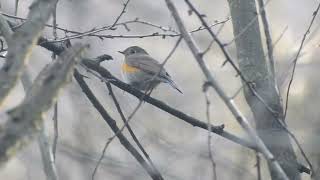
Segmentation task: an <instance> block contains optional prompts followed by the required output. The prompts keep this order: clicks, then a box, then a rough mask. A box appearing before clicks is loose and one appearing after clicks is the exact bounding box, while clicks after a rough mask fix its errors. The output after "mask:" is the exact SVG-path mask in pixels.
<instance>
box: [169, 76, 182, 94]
mask: <svg viewBox="0 0 320 180" xmlns="http://www.w3.org/2000/svg"><path fill="white" fill-rule="evenodd" d="M166 80H167V83H168V84H170V86H172V87H173V88H175V89H176V90H177V91H179V92H180V93H181V94H183V93H182V91H181V90H180V89H179V88H178V85H177V84H176V83H175V82H174V81H173V80H172V79H170V78H167V79H166Z"/></svg>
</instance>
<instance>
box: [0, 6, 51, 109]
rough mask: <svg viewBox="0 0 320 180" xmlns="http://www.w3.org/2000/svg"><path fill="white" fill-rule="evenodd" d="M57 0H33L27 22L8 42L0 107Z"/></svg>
mask: <svg viewBox="0 0 320 180" xmlns="http://www.w3.org/2000/svg"><path fill="white" fill-rule="evenodd" d="M56 3H57V0H35V1H34V2H33V3H32V5H31V6H30V12H29V14H28V20H27V21H26V22H25V23H24V24H23V25H22V26H21V27H20V28H19V29H18V30H17V31H16V32H14V35H13V36H12V38H11V40H10V41H8V42H7V43H8V54H7V58H6V62H5V64H4V65H3V67H2V68H1V70H0V105H1V104H2V103H3V101H4V99H5V98H6V97H7V95H8V93H9V92H10V90H11V89H12V88H13V86H14V85H15V84H16V81H17V79H18V78H19V77H20V75H21V73H22V70H23V67H24V64H25V62H26V61H27V59H28V55H30V52H31V49H32V48H33V46H34V45H35V44H36V42H37V39H38V37H39V35H40V32H41V31H42V29H43V28H44V25H45V23H46V22H47V20H48V19H49V17H50V15H51V13H52V11H53V9H54V6H55V4H56Z"/></svg>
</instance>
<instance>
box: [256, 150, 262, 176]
mask: <svg viewBox="0 0 320 180" xmlns="http://www.w3.org/2000/svg"><path fill="white" fill-rule="evenodd" d="M255 153H256V161H257V162H256V163H257V164H256V167H257V180H262V177H261V158H260V154H259V152H258V151H256V152H255Z"/></svg>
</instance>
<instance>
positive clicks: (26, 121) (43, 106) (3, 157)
mask: <svg viewBox="0 0 320 180" xmlns="http://www.w3.org/2000/svg"><path fill="white" fill-rule="evenodd" d="M83 49H84V48H83V47H82V46H81V45H79V44H76V45H75V46H74V47H73V48H71V49H70V50H67V51H65V52H64V53H62V54H61V56H60V58H59V59H58V60H57V61H55V62H53V63H51V64H50V65H48V66H47V67H45V68H44V69H43V70H42V71H41V72H40V73H39V75H38V76H37V78H36V80H35V81H34V83H33V85H32V87H31V88H30V90H29V91H28V92H27V94H26V97H25V98H24V100H23V102H22V103H21V104H20V105H19V106H18V107H16V108H14V109H12V110H10V111H9V112H7V113H1V114H0V115H1V116H2V118H1V119H3V120H6V121H5V122H6V123H5V124H4V125H2V126H0V144H1V146H0V166H2V165H4V164H5V163H6V162H7V161H8V160H9V159H10V158H11V157H12V156H14V155H15V154H16V153H17V152H18V151H19V150H21V149H22V148H23V147H25V145H26V144H28V143H29V142H30V141H31V140H32V139H33V138H34V137H35V135H36V134H37V133H38V131H39V126H41V125H42V121H41V119H42V118H41V116H42V113H44V112H46V111H47V110H48V109H49V108H50V107H51V105H52V104H53V102H54V101H55V97H56V96H57V94H58V91H59V90H60V89H61V88H62V87H63V85H64V84H66V82H68V80H69V79H70V72H72V70H73V67H74V65H75V62H76V61H78V58H76V56H78V55H79V53H80V52H82V51H83Z"/></svg>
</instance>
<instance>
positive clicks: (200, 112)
mask: <svg viewBox="0 0 320 180" xmlns="http://www.w3.org/2000/svg"><path fill="white" fill-rule="evenodd" d="M0 2H1V8H2V11H3V12H6V13H8V14H13V13H14V7H15V6H14V1H12V0H11V1H8V0H0ZM31 2H32V1H31V0H20V3H19V9H18V16H19V17H26V16H27V13H28V7H29V6H30V4H31ZM123 3H124V1H121V0H108V1H104V0H91V1H88V0H60V1H59V3H58V6H57V24H58V26H59V27H63V28H67V29H70V30H75V31H80V32H82V31H87V30H91V29H92V28H99V27H103V26H106V25H111V24H112V23H113V22H114V21H115V18H116V17H117V16H118V15H119V13H120V12H121V10H122V8H123ZM174 3H175V5H176V6H177V7H178V9H179V13H180V14H181V15H182V17H183V19H184V21H185V23H186V25H187V27H188V29H189V30H194V29H197V28H199V26H200V25H201V24H200V23H199V21H198V20H197V18H196V17H195V16H194V15H193V16H192V15H191V16H189V14H188V8H187V6H186V4H185V3H184V1H183V0H176V1H174ZM193 3H194V4H195V5H196V7H197V8H198V9H199V10H200V11H201V12H202V13H204V14H206V15H207V21H208V22H210V24H214V23H215V22H217V21H218V22H220V21H223V20H226V19H227V18H228V17H229V8H228V4H227V1H226V0H214V1H210V0H197V1H193ZM317 4H318V1H315V0H303V1H298V0H294V1H292V0H271V1H270V2H269V3H268V5H267V7H266V11H267V15H268V19H269V24H270V29H271V33H272V38H273V41H275V40H276V39H278V38H279V37H280V36H281V34H282V33H283V32H284V34H283V36H282V38H281V39H280V41H279V42H278V43H277V45H276V47H275V50H274V53H275V54H274V56H275V59H276V72H277V76H278V79H279V87H280V90H281V94H282V96H283V98H285V97H284V95H285V89H286V87H287V84H288V78H289V76H288V72H291V69H289V66H290V64H291V62H292V60H293V58H294V56H295V54H296V52H297V49H298V47H299V45H300V42H301V39H302V37H303V34H304V33H305V31H306V29H307V26H308V25H309V23H310V20H311V18H312V13H313V11H314V10H315V7H316V6H317ZM135 18H139V20H143V21H147V22H150V23H153V24H158V25H161V26H163V27H171V28H173V29H175V30H177V28H176V26H175V22H174V20H173V18H172V17H171V15H170V13H169V11H168V9H167V7H166V5H165V2H164V0H163V1H148V0H131V1H130V2H129V5H128V7H127V9H126V13H125V14H124V15H123V16H122V17H121V19H120V21H119V22H123V21H127V20H134V19H135ZM49 22H50V23H51V21H49ZM49 22H48V23H49ZM319 22H320V21H319V18H317V19H316V22H315V24H314V26H313V28H312V30H311V33H310V35H309V38H308V39H307V42H306V45H305V46H304V48H303V51H302V56H301V57H300V58H299V61H298V65H297V71H296V74H295V78H294V82H293V86H292V89H291V93H290V103H289V108H288V116H287V124H288V126H289V129H290V130H291V131H292V132H293V133H294V134H295V135H296V136H297V138H298V140H299V141H300V143H301V144H302V146H303V148H304V150H305V151H306V152H307V155H308V157H309V158H310V159H313V158H316V156H317V155H316V154H317V153H319V145H320V139H319V138H318V136H319V134H320V128H319V127H320V121H319V117H320V112H319V102H320V93H319V90H320V89H319V88H320V81H319V67H320V64H319V62H318V57H319V55H320V53H319V38H320V36H318V32H319V28H320V23H319ZM128 27H129V29H130V31H127V30H126V29H125V28H124V27H122V26H119V27H117V29H116V30H113V31H111V30H109V31H105V32H102V33H101V34H106V35H145V34H152V33H155V32H162V31H161V30H159V29H157V28H152V27H149V26H145V25H142V24H129V25H128ZM219 27H220V25H218V26H215V27H214V28H213V30H214V31H217V30H218V29H219ZM232 32H233V31H232V23H231V20H230V21H227V22H226V23H225V26H224V28H223V29H222V31H221V33H220V34H219V38H220V39H221V40H222V41H223V42H225V43H226V42H229V41H230V40H232V39H233V33H232ZM44 35H45V36H46V37H48V38H49V39H53V36H52V29H51V28H46V30H45V31H44ZM58 36H59V38H62V37H65V33H64V32H62V31H58ZM193 37H194V38H195V40H196V41H197V43H199V45H200V47H201V48H202V49H205V48H206V47H207V46H208V44H210V41H211V38H210V37H209V36H208V34H207V32H205V31H200V32H197V33H194V34H193ZM176 40H177V37H166V38H164V39H163V38H161V37H149V38H114V39H104V40H101V39H99V38H95V37H84V38H82V39H76V40H72V42H82V43H88V44H90V49H89V50H88V51H87V54H86V56H87V57H96V56H99V55H102V54H109V55H111V56H112V57H113V59H114V60H113V61H108V62H103V63H102V66H104V67H105V68H107V69H108V70H109V71H111V72H112V74H114V75H115V76H116V77H118V78H120V79H122V76H121V73H120V67H121V63H122V61H123V56H122V55H121V54H119V53H117V51H119V50H124V49H125V48H127V47H129V46H132V45H138V46H141V47H143V48H144V49H146V50H147V51H148V52H149V54H150V55H151V56H153V57H154V58H156V59H158V60H159V61H160V62H162V61H163V60H164V59H165V58H166V56H167V55H168V53H169V52H170V50H171V49H172V48H173V47H174V45H175V42H176ZM227 50H228V51H229V53H230V54H231V55H232V57H233V58H234V59H235V58H236V54H235V45H234V43H233V44H230V45H229V46H227ZM205 59H206V62H207V64H208V65H209V66H210V70H211V71H212V73H213V74H214V75H215V76H216V77H217V79H218V81H219V82H221V83H222V84H223V86H224V88H225V90H226V92H227V93H228V95H230V96H231V95H233V94H234V93H235V92H236V91H237V90H238V89H239V88H240V87H241V84H240V83H241V82H240V81H239V78H238V77H235V75H236V73H235V71H234V70H233V69H232V67H231V66H230V65H226V66H224V67H221V65H222V63H223V61H224V57H223V55H222V54H221V52H220V50H219V48H218V47H217V46H216V44H213V46H212V48H211V49H210V51H209V52H208V54H206V56H205ZM50 62H51V53H50V52H49V51H47V50H45V49H43V48H41V47H37V48H35V49H34V51H33V54H32V57H31V58H30V60H29V63H28V68H29V69H30V70H31V72H32V76H33V77H35V76H36V75H37V74H38V73H39V71H40V70H41V68H43V67H44V66H45V65H46V64H47V63H50ZM1 63H2V61H1ZM165 67H166V69H167V71H168V72H169V73H170V75H171V76H172V77H173V79H174V81H175V82H176V83H177V84H178V85H179V87H180V89H181V90H182V91H183V94H180V93H178V92H177V91H175V90H174V89H172V88H171V87H170V86H168V85H166V84H162V85H160V86H159V87H158V88H157V89H156V90H155V91H153V94H152V96H153V97H155V98H157V99H159V100H161V101H164V102H166V103H167V104H168V105H170V106H172V107H174V108H176V109H178V110H181V111H183V112H185V113H187V114H189V115H191V116H193V117H196V118H198V119H201V120H202V121H204V122H206V114H205V113H206V103H205V96H204V94H203V92H202V84H203V83H204V80H205V78H204V76H203V74H202V72H201V71H200V68H199V67H198V64H197V63H196V61H195V60H194V58H193V56H192V54H191V52H189V49H188V47H187V46H186V44H185V43H184V42H182V43H181V44H180V45H179V47H178V49H177V51H176V52H175V53H174V54H173V56H172V57H171V59H170V60H169V61H168V63H167V64H166V66H165ZM83 72H84V71H83ZM84 73H85V72H84ZM86 75H87V76H89V79H86V80H87V82H88V83H89V84H90V87H91V88H92V89H93V90H94V92H95V93H96V95H97V96H98V98H99V100H100V101H101V103H103V105H104V107H105V108H106V109H107V111H108V112H109V113H110V114H111V115H112V117H113V118H114V119H116V120H117V123H118V125H119V126H120V125H122V124H123V123H122V120H121V119H120V117H119V114H118V113H117V111H116V109H115V106H114V103H113V101H112V99H111V98H110V97H109V95H108V91H107V89H106V87H105V85H104V83H102V82H101V81H100V80H98V79H97V78H95V77H94V76H92V75H90V74H89V73H87V74H86ZM114 91H115V93H116V96H117V98H118V99H119V102H120V104H121V107H122V109H123V110H124V112H125V115H126V116H128V115H129V114H130V113H131V112H132V110H133V109H134V108H135V106H136V105H137V103H138V100H137V99H136V98H134V97H132V96H131V95H130V94H128V93H125V92H123V91H121V90H119V89H117V88H114ZM23 97H24V91H23V88H22V86H21V84H18V85H17V86H16V88H15V90H14V91H13V92H12V93H11V94H10V100H9V101H8V103H7V104H5V108H6V109H10V108H12V107H14V106H15V105H17V104H19V102H21V100H22V98H23ZM209 98H210V101H211V106H210V113H211V122H212V123H213V124H215V125H220V124H225V126H226V127H225V129H226V130H227V131H230V132H232V133H234V134H236V135H238V136H242V137H245V133H244V132H243V131H242V129H241V128H240V127H239V125H238V124H237V123H236V121H235V120H234V118H233V117H232V116H231V114H230V112H229V111H228V109H227V108H226V107H225V106H224V104H223V103H222V101H221V100H220V98H219V97H218V96H217V95H216V93H215V92H214V91H213V90H210V91H209ZM236 103H237V104H238V105H239V107H240V108H241V110H242V111H243V113H244V114H245V115H246V117H248V119H249V120H251V123H254V122H253V120H252V114H251V112H250V109H249V108H248V106H247V104H246V102H245V101H244V98H243V95H242V93H240V94H239V95H238V96H237V98H236ZM45 119H46V121H45V123H46V124H45V125H46V130H47V131H48V134H49V136H50V137H52V134H53V123H52V112H49V113H48V114H47V115H46V117H45ZM58 121H59V139H58V145H57V155H56V158H57V159H56V163H57V171H58V174H59V177H60V178H61V179H68V180H73V179H77V180H82V179H83V180H87V179H91V174H92V172H93V169H94V167H95V166H96V163H97V161H98V158H99V156H100V154H101V151H102V149H103V147H104V144H105V142H106V141H107V140H108V138H109V137H110V136H112V135H113V133H112V131H111V130H110V128H109V126H108V125H107V124H106V123H105V122H104V120H103V119H102V118H101V116H100V115H99V113H98V112H97V111H96V110H95V109H94V108H93V107H92V105H91V104H90V102H89V101H88V99H87V98H86V97H85V96H84V94H83V93H82V91H81V90H80V88H79V86H78V84H77V83H76V81H75V80H73V81H72V82H71V83H70V84H68V85H67V87H66V88H65V89H64V91H63V92H62V94H61V96H60V97H59V99H58ZM130 125H131V126H132V128H133V130H134V132H135V133H136V135H137V137H138V139H139V140H140V141H141V143H142V145H143V147H144V148H145V149H146V151H147V152H148V153H149V155H150V157H151V159H152V160H153V162H154V163H155V165H156V167H158V169H159V170H160V172H161V173H162V175H163V176H164V177H165V179H174V180H202V179H203V180H206V179H212V168H211V162H210V160H209V154H208V147H207V138H208V135H207V132H206V131H204V130H203V129H199V128H196V127H192V126H190V125H189V124H186V123H184V122H183V121H181V120H179V119H176V118H175V117H173V116H171V115H169V114H167V113H166V112H163V111H161V110H159V109H157V108H155V107H153V106H152V105H149V104H148V103H144V104H143V105H142V107H141V108H140V109H139V111H138V113H137V114H136V115H135V116H134V118H133V119H132V120H131V122H130ZM124 133H125V134H126V135H127V137H128V139H129V140H130V141H131V142H133V141H132V139H131V137H130V136H129V135H128V132H127V131H126V130H125V131H124ZM211 146H212V147H211V148H212V151H213V156H214V160H215V162H216V165H217V167H216V168H217V172H218V174H217V175H218V179H227V180H228V179H248V180H249V179H256V168H255V164H256V160H255V154H254V152H253V151H251V150H249V149H247V148H244V147H241V146H240V145H237V144H235V143H233V142H230V141H228V140H226V139H224V138H221V137H219V136H217V135H215V134H213V135H212V143H211ZM294 147H295V149H296V150H297V148H296V146H294ZM296 152H297V156H298V159H299V161H300V162H301V163H303V164H306V163H305V162H304V161H303V158H301V155H300V153H299V152H298V151H296ZM262 169H263V171H262V174H263V177H265V178H264V179H268V177H269V172H268V171H267V168H266V162H265V161H264V160H263V161H262ZM302 177H303V178H304V179H309V176H308V175H306V174H303V175H302ZM0 179H10V180H11V179H12V180H26V179H28V180H29V179H45V175H44V172H43V168H42V162H41V156H40V152H39V148H38V144H37V142H36V141H35V142H33V143H32V144H31V145H29V146H28V147H27V148H25V149H24V150H23V151H22V152H21V153H19V155H18V156H17V157H15V158H14V159H12V160H11V161H10V162H9V163H8V164H7V166H6V167H4V168H2V169H1V170H0ZM95 179H96V180H99V179H101V180H102V179H112V180H124V179H137V180H138V179H150V178H149V176H148V175H147V174H146V173H145V171H144V170H143V169H142V167H141V166H140V165H139V164H138V163H137V162H136V160H135V159H134V158H133V157H132V156H131V155H130V154H129V153H128V152H127V151H126V149H124V147H122V145H121V144H120V143H119V141H118V140H117V139H115V140H114V141H113V142H112V143H111V145H110V146H109V148H108V149H107V151H106V153H105V156H104V159H103V161H102V164H101V165H100V167H99V170H98V172H97V174H96V177H95Z"/></svg>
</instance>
